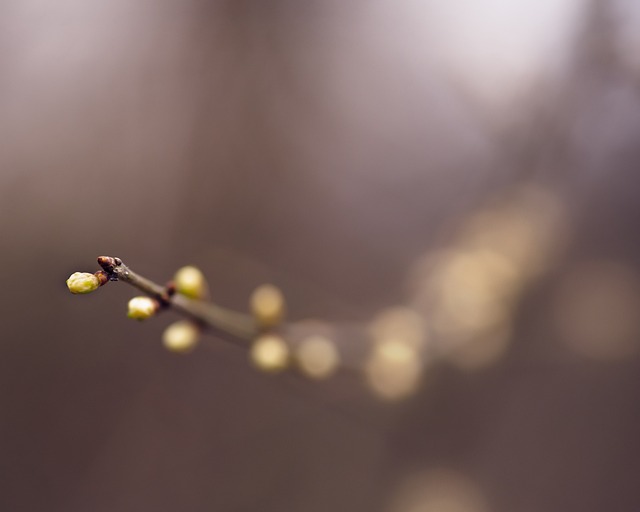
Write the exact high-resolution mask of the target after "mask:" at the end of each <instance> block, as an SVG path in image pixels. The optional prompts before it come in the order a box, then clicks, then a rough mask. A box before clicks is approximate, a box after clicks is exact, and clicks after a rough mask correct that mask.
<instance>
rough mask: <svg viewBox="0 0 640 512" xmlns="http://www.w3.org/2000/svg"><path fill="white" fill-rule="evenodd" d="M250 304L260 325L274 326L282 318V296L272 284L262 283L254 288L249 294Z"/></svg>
mask: <svg viewBox="0 0 640 512" xmlns="http://www.w3.org/2000/svg"><path fill="white" fill-rule="evenodd" d="M250 306H251V311H252V313H253V316H254V317H255V319H256V322H257V323H258V325H259V326H260V327H264V328H269V327H274V326H276V325H278V324H279V323H280V322H282V320H283V318H284V314H285V303H284V297H283V295H282V292H281V291H280V289H279V288H277V287H276V286H273V285H272V284H263V285H262V286H259V287H258V288H256V289H255V291H254V292H253V293H252V294H251V299H250Z"/></svg>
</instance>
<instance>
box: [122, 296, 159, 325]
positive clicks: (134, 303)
mask: <svg viewBox="0 0 640 512" xmlns="http://www.w3.org/2000/svg"><path fill="white" fill-rule="evenodd" d="M158 307H159V304H158V301H156V300H154V299H152V298H151V297H134V298H133V299H131V300H130V301H129V310H128V311H127V316H128V317H129V318H133V319H134V320H146V319H147V318H151V317H152V316H153V315H155V314H156V311H158Z"/></svg>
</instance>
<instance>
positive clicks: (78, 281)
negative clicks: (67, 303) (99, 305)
mask: <svg viewBox="0 0 640 512" xmlns="http://www.w3.org/2000/svg"><path fill="white" fill-rule="evenodd" d="M99 287H100V279H98V277H97V276H95V275H94V274H89V273H88V272H74V273H73V274H71V276H69V279H67V288H69V291H70V292H71V293H91V292H93V291H96V290H97V289H98V288H99Z"/></svg>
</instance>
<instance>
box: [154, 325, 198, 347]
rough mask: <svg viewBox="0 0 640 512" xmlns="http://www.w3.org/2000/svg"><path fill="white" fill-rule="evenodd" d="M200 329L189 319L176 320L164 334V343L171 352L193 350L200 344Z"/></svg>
mask: <svg viewBox="0 0 640 512" xmlns="http://www.w3.org/2000/svg"><path fill="white" fill-rule="evenodd" d="M199 338H200V330H199V329H198V327H197V326H196V325H194V324H193V323H192V322H189V321H187V320H181V321H179V322H175V323H173V324H171V325H170V326H169V327H167V328H166V330H165V331H164V333H163V334H162V343H163V344H164V346H165V348H166V349H167V350H170V351H171V352H179V353H186V352H191V351H192V350H193V349H194V348H195V346H196V345H197V344H198V339H199Z"/></svg>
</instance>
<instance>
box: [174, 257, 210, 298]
mask: <svg viewBox="0 0 640 512" xmlns="http://www.w3.org/2000/svg"><path fill="white" fill-rule="evenodd" d="M173 280H174V283H175V287H176V291H177V292H178V293H180V294H182V295H184V296H185V297H189V298H190V299H204V298H205V296H206V295H207V281H206V279H205V277H204V274H203V273H202V272H201V271H200V269H198V268H196V267H193V266H190V265H189V266H186V267H182V268H181V269H179V270H178V271H177V272H176V275H175V276H174V278H173Z"/></svg>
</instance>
